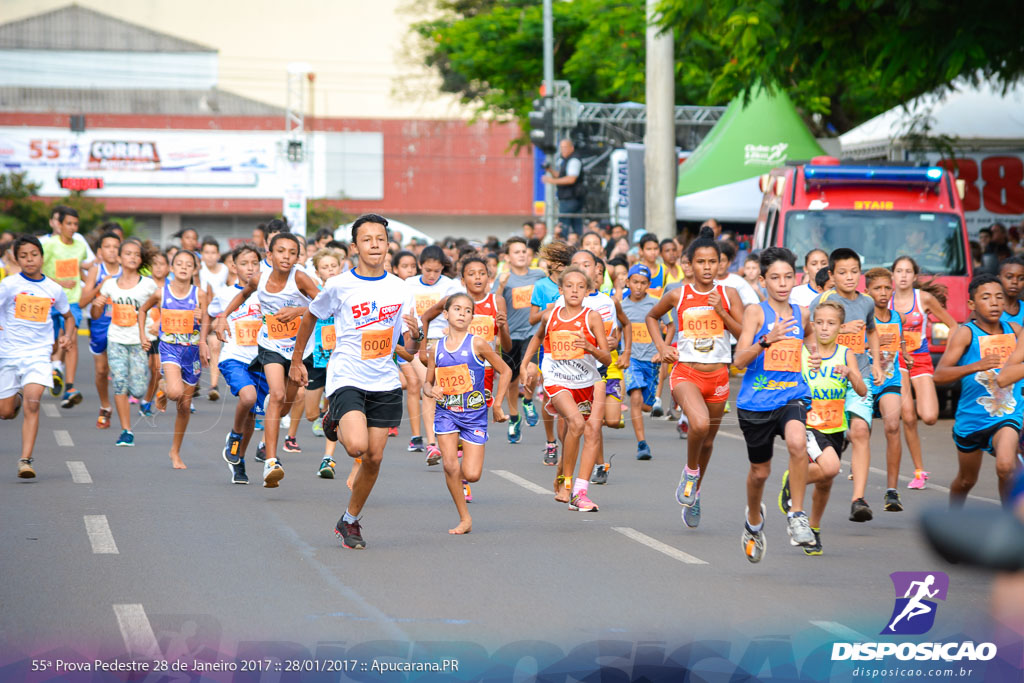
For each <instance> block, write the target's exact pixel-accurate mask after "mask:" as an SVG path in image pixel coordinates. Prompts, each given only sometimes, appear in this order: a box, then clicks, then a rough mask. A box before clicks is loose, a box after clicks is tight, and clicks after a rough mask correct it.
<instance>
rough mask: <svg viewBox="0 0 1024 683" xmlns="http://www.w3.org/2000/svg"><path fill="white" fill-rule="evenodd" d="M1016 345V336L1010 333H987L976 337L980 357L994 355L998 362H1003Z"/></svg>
mask: <svg viewBox="0 0 1024 683" xmlns="http://www.w3.org/2000/svg"><path fill="white" fill-rule="evenodd" d="M1016 345H1017V338H1016V337H1015V336H1013V335H1012V334H987V335H985V336H984V337H980V338H979V339H978V346H980V347H981V357H982V358H984V357H985V356H991V355H993V354H994V355H996V356H999V362H1000V363H1005V362H1006V359H1007V358H1009V357H1010V354H1011V353H1013V348H1014V347H1015V346H1016Z"/></svg>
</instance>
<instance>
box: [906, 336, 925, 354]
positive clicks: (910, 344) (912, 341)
mask: <svg viewBox="0 0 1024 683" xmlns="http://www.w3.org/2000/svg"><path fill="white" fill-rule="evenodd" d="M903 341H904V342H905V343H906V345H907V353H914V352H915V351H917V350H918V349H919V348H921V330H914V331H910V330H903Z"/></svg>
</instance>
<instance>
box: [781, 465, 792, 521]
mask: <svg viewBox="0 0 1024 683" xmlns="http://www.w3.org/2000/svg"><path fill="white" fill-rule="evenodd" d="M791 507H793V494H792V492H791V491H790V490H789V470H786V471H785V472H783V473H782V488H781V489H779V509H780V510H782V514H784V515H788V514H789V509H790V508H791Z"/></svg>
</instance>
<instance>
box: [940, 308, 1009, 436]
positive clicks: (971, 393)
mask: <svg viewBox="0 0 1024 683" xmlns="http://www.w3.org/2000/svg"><path fill="white" fill-rule="evenodd" d="M999 324H1000V325H1001V326H1002V329H1003V333H1004V334H1010V335H1012V334H1013V328H1012V327H1010V324H1009V323H1006V322H1002V321H1000V323H999ZM966 327H967V329H969V330H970V331H971V344H970V346H968V347H967V350H966V351H964V354H963V355H962V356H961V357H960V362H959V363H957V365H959V366H963V365H970V364H971V363H977V362H978V361H979V360H981V339H982V338H983V337H988V336H991V335H989V334H988V333H987V332H985V331H983V330H982V329H981V328H980V327H978V326H977V324H975V322H974V321H973V320H972V321H971V322H969V323H966ZM1014 343H1015V342H1014ZM998 374H999V370H998V369H995V370H985V371H984V372H976V373H974V374H972V375H967V376H966V377H961V378H960V401H959V402H958V403H957V404H956V420H955V421H954V423H953V433H954V434H956V435H958V436H969V435H971V434H974V433H976V432H979V431H982V430H985V429H990V428H991V427H994V426H995V425H997V424H999V423H1001V422H1005V423H1007V424H1013V425H1016V426H1017V427H1020V426H1021V410H1022V409H1024V404H1022V402H1021V382H1017V383H1016V384H1014V385H1013V386H1010V387H1006V388H1005V389H1001V388H999V386H998V385H996V376H997V375H998Z"/></svg>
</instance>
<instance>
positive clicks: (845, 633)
mask: <svg viewBox="0 0 1024 683" xmlns="http://www.w3.org/2000/svg"><path fill="white" fill-rule="evenodd" d="M811 626H817V627H818V628H820V629H821V630H823V631H828V632H829V633H831V634H832V635H834V636H838V637H840V638H842V639H843V640H849V641H852V642H855V643H858V642H859V643H863V642H866V641H868V640H870V638H868V637H867V636H866V635H864V634H863V633H860V632H859V631H854V630H853V629H852V628H850V627H849V626H843V625H842V624H840V623H839V622H838V621H812V622H811Z"/></svg>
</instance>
